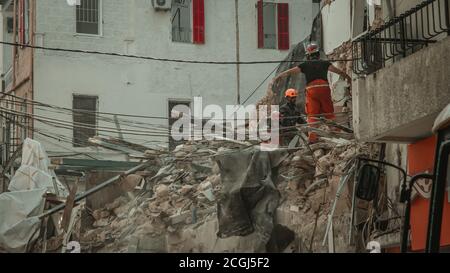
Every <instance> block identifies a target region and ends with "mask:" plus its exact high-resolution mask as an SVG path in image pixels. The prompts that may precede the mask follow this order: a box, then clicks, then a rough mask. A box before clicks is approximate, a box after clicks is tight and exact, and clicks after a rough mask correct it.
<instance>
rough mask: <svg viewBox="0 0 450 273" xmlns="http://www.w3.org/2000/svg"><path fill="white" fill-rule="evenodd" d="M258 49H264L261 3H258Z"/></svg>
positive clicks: (260, 1) (260, 0)
mask: <svg viewBox="0 0 450 273" xmlns="http://www.w3.org/2000/svg"><path fill="white" fill-rule="evenodd" d="M258 48H264V13H263V1H262V0H259V1H258Z"/></svg>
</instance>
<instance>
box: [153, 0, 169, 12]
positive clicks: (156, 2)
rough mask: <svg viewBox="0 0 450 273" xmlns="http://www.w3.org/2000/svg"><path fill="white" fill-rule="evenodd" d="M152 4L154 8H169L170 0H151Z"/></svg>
mask: <svg viewBox="0 0 450 273" xmlns="http://www.w3.org/2000/svg"><path fill="white" fill-rule="evenodd" d="M152 4H153V8H154V9H155V10H170V8H171V7H172V0H152Z"/></svg>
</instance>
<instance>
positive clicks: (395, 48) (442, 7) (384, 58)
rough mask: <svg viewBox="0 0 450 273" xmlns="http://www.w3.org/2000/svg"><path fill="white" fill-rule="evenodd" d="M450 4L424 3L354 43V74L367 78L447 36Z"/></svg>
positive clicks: (429, 0)
mask: <svg viewBox="0 0 450 273" xmlns="http://www.w3.org/2000/svg"><path fill="white" fill-rule="evenodd" d="M449 1H450V0H426V1H424V2H422V3H421V4H420V5H417V6H416V7H414V8H412V9H411V10H409V11H407V12H405V13H403V14H401V15H400V16H398V17H394V18H392V19H391V20H390V21H389V22H387V23H386V24H384V25H383V26H381V27H379V28H377V29H375V30H372V31H370V32H368V33H366V34H365V35H363V36H361V37H359V38H358V39H356V40H354V41H353V48H352V51H353V58H354V59H355V61H354V63H353V72H354V73H356V74H358V75H368V74H372V73H374V72H376V71H377V70H379V69H381V68H383V67H385V66H386V64H389V63H393V62H396V61H398V60H399V59H402V58H405V57H407V56H409V55H411V54H413V53H415V52H417V51H419V50H421V49H423V48H424V47H427V46H428V45H429V44H432V43H435V42H437V41H438V39H439V38H440V36H447V35H449V34H450V19H449V13H450V11H449Z"/></svg>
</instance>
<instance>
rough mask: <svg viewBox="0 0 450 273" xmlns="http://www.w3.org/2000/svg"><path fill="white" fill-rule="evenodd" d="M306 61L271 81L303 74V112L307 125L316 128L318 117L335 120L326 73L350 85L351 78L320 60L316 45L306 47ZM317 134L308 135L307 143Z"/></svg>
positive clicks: (314, 140) (313, 139)
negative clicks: (342, 79)
mask: <svg viewBox="0 0 450 273" xmlns="http://www.w3.org/2000/svg"><path fill="white" fill-rule="evenodd" d="M306 56H307V59H308V60H307V61H306V62H303V63H301V64H300V65H299V66H297V67H294V68H292V69H289V70H287V71H285V72H283V73H281V74H279V75H278V76H277V77H275V78H274V79H273V83H276V82H277V81H278V80H280V79H282V78H285V77H288V76H291V75H295V74H298V73H303V74H305V77H306V105H305V110H306V114H307V116H308V124H309V125H310V126H311V127H317V122H318V121H319V120H318V117H319V116H320V117H325V118H326V119H329V120H334V119H335V118H336V116H335V114H334V105H333V100H332V98H331V89H330V84H329V83H328V71H330V72H333V73H336V74H339V75H341V76H342V77H344V78H345V79H346V80H347V82H348V83H349V84H350V83H351V78H350V76H349V75H347V73H345V72H344V71H342V70H340V69H338V68H337V67H335V66H334V65H332V64H331V62H329V61H325V60H320V50H319V46H318V45H317V44H316V43H310V44H309V45H308V46H307V47H306ZM317 140H318V137H317V134H315V133H310V134H309V142H310V143H316V142H317Z"/></svg>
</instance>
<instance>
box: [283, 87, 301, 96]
mask: <svg viewBox="0 0 450 273" xmlns="http://www.w3.org/2000/svg"><path fill="white" fill-rule="evenodd" d="M284 96H285V97H286V98H296V97H298V92H297V90H295V89H288V90H286V92H285V93H284Z"/></svg>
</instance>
